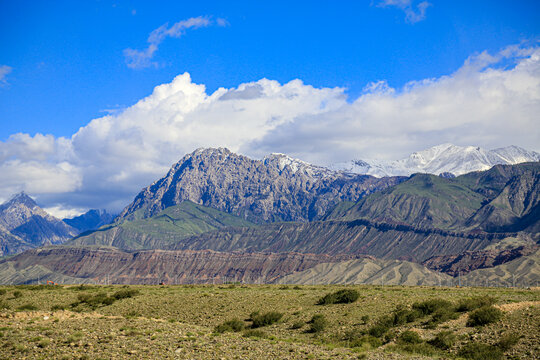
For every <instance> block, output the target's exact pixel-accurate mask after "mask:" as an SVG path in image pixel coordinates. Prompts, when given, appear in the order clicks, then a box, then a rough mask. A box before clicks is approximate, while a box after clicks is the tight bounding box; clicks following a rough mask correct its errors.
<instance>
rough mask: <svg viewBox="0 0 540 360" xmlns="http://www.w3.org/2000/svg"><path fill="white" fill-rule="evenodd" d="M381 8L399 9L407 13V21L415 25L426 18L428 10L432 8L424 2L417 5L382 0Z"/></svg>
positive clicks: (399, 0)
mask: <svg viewBox="0 0 540 360" xmlns="http://www.w3.org/2000/svg"><path fill="white" fill-rule="evenodd" d="M378 6H379V7H390V6H393V7H397V8H398V9H400V10H402V11H403V12H404V13H405V21H406V22H408V23H410V24H414V23H417V22H419V21H422V20H424V19H425V18H426V9H427V8H428V7H430V6H431V4H430V3H429V2H427V1H422V2H420V3H418V4H417V5H414V4H413V1H412V0H381V1H379V2H378Z"/></svg>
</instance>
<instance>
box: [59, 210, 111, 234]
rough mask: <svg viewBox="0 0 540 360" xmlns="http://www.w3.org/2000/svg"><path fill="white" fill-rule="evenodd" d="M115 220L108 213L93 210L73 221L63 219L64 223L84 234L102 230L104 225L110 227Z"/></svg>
mask: <svg viewBox="0 0 540 360" xmlns="http://www.w3.org/2000/svg"><path fill="white" fill-rule="evenodd" d="M113 220H114V216H112V215H111V214H109V213H108V212H107V211H105V210H96V209H92V210H88V211H87V212H86V213H84V214H82V215H79V216H76V217H74V218H71V219H63V220H62V221H63V222H65V223H66V224H68V225H69V226H71V227H73V228H75V229H77V230H78V231H79V232H81V233H82V232H85V231H88V230H94V229H97V228H100V227H102V226H103V225H108V224H110V223H112V222H113Z"/></svg>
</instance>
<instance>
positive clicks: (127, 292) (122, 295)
mask: <svg viewBox="0 0 540 360" xmlns="http://www.w3.org/2000/svg"><path fill="white" fill-rule="evenodd" d="M136 295H139V290H135V289H124V290H118V291H117V292H115V293H114V294H112V297H113V298H114V299H116V300H122V299H128V298H131V297H134V296H136Z"/></svg>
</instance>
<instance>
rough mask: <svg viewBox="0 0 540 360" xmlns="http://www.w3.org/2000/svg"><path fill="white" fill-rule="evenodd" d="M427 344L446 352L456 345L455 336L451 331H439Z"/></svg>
mask: <svg viewBox="0 0 540 360" xmlns="http://www.w3.org/2000/svg"><path fill="white" fill-rule="evenodd" d="M428 343H429V344H431V345H433V346H435V347H436V348H439V349H441V350H448V349H450V348H451V347H452V346H454V344H455V343H456V335H454V333H452V332H451V331H441V332H440V333H438V334H437V335H435V338H434V339H433V340H430V341H428Z"/></svg>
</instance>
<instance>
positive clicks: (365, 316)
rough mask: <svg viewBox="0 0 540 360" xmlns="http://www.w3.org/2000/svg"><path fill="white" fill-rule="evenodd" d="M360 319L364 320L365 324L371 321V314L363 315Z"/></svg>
mask: <svg viewBox="0 0 540 360" xmlns="http://www.w3.org/2000/svg"><path fill="white" fill-rule="evenodd" d="M360 320H362V322H363V323H364V324H367V323H368V321H369V315H363V316H362V317H361V318H360Z"/></svg>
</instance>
